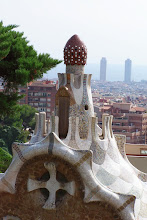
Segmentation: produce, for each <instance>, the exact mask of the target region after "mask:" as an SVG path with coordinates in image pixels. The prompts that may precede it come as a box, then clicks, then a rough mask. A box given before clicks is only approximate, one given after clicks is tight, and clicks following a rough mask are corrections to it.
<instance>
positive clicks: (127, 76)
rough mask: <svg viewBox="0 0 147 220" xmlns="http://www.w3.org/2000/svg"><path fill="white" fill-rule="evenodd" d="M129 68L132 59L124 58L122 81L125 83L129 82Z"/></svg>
mask: <svg viewBox="0 0 147 220" xmlns="http://www.w3.org/2000/svg"><path fill="white" fill-rule="evenodd" d="M131 68H132V61H131V60H130V59H127V60H125V76H124V82H126V83H130V82H131Z"/></svg>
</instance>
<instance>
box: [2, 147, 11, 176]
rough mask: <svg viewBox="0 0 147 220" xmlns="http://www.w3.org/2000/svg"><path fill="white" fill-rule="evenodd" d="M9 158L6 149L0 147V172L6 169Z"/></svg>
mask: <svg viewBox="0 0 147 220" xmlns="http://www.w3.org/2000/svg"><path fill="white" fill-rule="evenodd" d="M11 160H12V156H11V155H10V154H9V153H8V152H7V151H5V150H4V149H2V148H0V173H4V172H5V171H6V170H7V168H8V166H9V165H10V163H11Z"/></svg>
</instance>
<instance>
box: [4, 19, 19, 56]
mask: <svg viewBox="0 0 147 220" xmlns="http://www.w3.org/2000/svg"><path fill="white" fill-rule="evenodd" d="M15 27H16V25H9V26H7V27H4V26H3V23H2V22H0V60H2V59H4V58H5V57H6V56H7V55H8V53H9V52H10V46H11V41H12V36H11V30H12V29H13V28H15Z"/></svg>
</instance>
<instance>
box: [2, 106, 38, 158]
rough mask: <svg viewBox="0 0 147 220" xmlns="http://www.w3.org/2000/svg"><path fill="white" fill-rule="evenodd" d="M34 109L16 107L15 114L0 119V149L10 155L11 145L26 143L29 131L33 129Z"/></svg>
mask: <svg viewBox="0 0 147 220" xmlns="http://www.w3.org/2000/svg"><path fill="white" fill-rule="evenodd" d="M36 112H37V111H36V109H35V108H33V107H31V106H29V105H21V106H20V105H17V106H16V108H15V113H14V114H13V115H10V116H9V117H3V118H1V119H0V147H1V148H3V149H4V150H5V151H8V152H9V153H10V154H11V153H12V150H11V147H12V143H13V142H15V141H18V142H26V141H28V138H29V135H30V132H29V131H28V128H30V130H32V129H34V128H35V113H36Z"/></svg>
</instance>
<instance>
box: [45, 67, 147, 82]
mask: <svg viewBox="0 0 147 220" xmlns="http://www.w3.org/2000/svg"><path fill="white" fill-rule="evenodd" d="M99 69H100V67H99V64H96V63H90V64H87V65H86V66H85V73H89V74H90V73H91V74H92V79H97V80H98V79H99V75H100V71H99ZM57 73H65V65H64V63H61V64H59V65H57V67H55V68H54V69H52V70H50V71H48V74H44V77H45V78H48V79H52V78H57V77H58V76H57ZM131 78H132V80H133V81H141V80H143V79H144V80H147V66H141V65H140V66H139V65H133V66H132V77H131ZM123 80H124V65H119V64H108V65H107V81H123Z"/></svg>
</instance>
